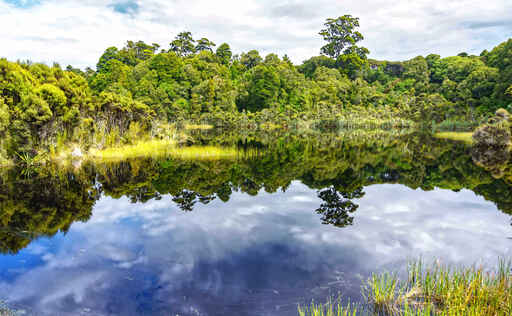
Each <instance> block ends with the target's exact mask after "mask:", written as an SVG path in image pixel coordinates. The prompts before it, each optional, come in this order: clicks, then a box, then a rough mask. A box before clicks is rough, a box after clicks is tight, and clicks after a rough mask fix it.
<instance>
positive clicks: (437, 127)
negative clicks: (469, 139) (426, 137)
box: [432, 119, 478, 133]
mask: <svg viewBox="0 0 512 316" xmlns="http://www.w3.org/2000/svg"><path fill="white" fill-rule="evenodd" d="M477 126H478V122H476V121H460V120H449V119H448V120H444V121H442V122H441V123H437V124H436V123H435V122H433V123H432V131H433V132H434V133H435V132H468V131H472V130H473V129H475V127H477Z"/></svg>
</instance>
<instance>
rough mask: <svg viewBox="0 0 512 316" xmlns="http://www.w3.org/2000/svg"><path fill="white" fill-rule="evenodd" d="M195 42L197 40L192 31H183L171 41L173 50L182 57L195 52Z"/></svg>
mask: <svg viewBox="0 0 512 316" xmlns="http://www.w3.org/2000/svg"><path fill="white" fill-rule="evenodd" d="M195 42H196V41H195V40H194V39H193V38H192V33H190V32H181V33H179V34H178V35H176V38H175V39H174V41H172V42H171V44H170V45H171V51H173V52H175V53H176V54H178V55H179V56H182V57H185V56H188V55H190V54H193V53H195V51H196V46H195V45H194V43H195Z"/></svg>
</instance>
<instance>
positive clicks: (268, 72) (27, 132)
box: [0, 15, 512, 163]
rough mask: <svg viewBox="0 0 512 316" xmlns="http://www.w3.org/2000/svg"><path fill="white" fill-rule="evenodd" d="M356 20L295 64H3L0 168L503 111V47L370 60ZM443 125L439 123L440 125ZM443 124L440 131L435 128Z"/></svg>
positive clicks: (126, 57)
mask: <svg viewBox="0 0 512 316" xmlns="http://www.w3.org/2000/svg"><path fill="white" fill-rule="evenodd" d="M358 27H359V20H358V19H357V18H355V17H351V16H349V15H346V16H342V17H339V18H337V19H328V20H327V22H326V24H325V28H324V29H323V30H322V31H321V32H320V35H321V36H322V37H323V38H324V39H325V40H326V41H327V43H326V45H325V46H324V47H322V49H321V51H322V53H323V54H325V55H327V56H315V57H312V58H310V59H308V60H306V61H304V62H303V63H302V64H301V65H293V64H292V63H291V62H290V60H289V58H287V57H286V56H284V57H283V58H280V57H279V56H277V55H275V54H269V55H267V56H265V57H263V56H260V54H259V52H258V51H257V50H251V51H249V52H247V53H242V54H240V55H236V54H233V52H232V51H231V48H230V46H229V45H228V44H227V43H223V44H221V45H220V46H218V48H217V49H215V47H216V44H215V43H213V42H212V41H210V40H208V39H207V38H201V39H199V40H195V39H194V38H193V36H192V34H191V33H190V32H182V33H179V34H178V35H177V36H176V38H175V39H174V40H173V41H171V43H170V45H169V49H165V48H164V49H161V48H160V46H159V45H158V44H151V45H149V44H146V43H144V42H142V41H138V42H133V41H128V42H127V44H126V46H125V47H123V48H121V49H118V48H116V47H110V48H108V49H106V50H105V52H104V54H103V55H102V56H101V57H100V58H99V61H98V63H97V65H96V70H95V71H94V70H92V69H87V70H86V71H81V70H79V69H76V68H73V67H72V66H68V67H67V68H66V69H65V70H64V69H62V68H61V67H60V66H59V65H53V66H52V67H49V66H46V65H43V64H31V63H29V62H25V63H23V62H17V63H13V62H9V61H7V60H5V59H1V60H0V136H1V137H0V157H3V158H1V159H0V163H1V162H2V161H1V160H2V159H4V158H5V157H11V158H12V157H15V155H14V154H15V152H30V151H34V150H37V151H41V150H43V151H52V150H55V147H56V146H57V145H62V144H64V143H71V142H73V143H78V144H80V145H81V146H82V147H85V148H87V147H89V146H90V145H93V146H98V147H104V146H108V145H111V144H113V143H117V142H123V141H124V142H125V141H129V137H128V135H130V134H129V131H130V127H131V126H132V127H133V129H135V130H137V131H141V133H146V134H149V135H152V136H158V134H159V131H160V132H161V130H162V129H161V126H162V125H167V124H169V123H178V124H180V123H181V122H184V121H189V122H195V123H203V124H211V125H214V126H218V127H232V128H244V129H245V128H250V129H257V128H264V127H266V128H268V127H269V126H270V127H271V126H275V125H278V127H281V128H314V127H322V128H325V127H351V126H369V127H383V126H385V127H387V128H400V127H411V126H412V125H413V124H412V122H417V123H419V124H420V125H425V126H431V124H432V123H435V124H439V123H442V124H441V125H436V126H441V127H443V126H444V127H448V126H452V125H453V124H452V123H451V122H454V121H464V122H469V123H468V124H465V125H464V126H465V127H467V126H472V125H478V123H480V122H481V120H482V119H484V118H486V117H488V116H490V115H491V114H492V113H494V111H495V110H496V109H498V108H507V107H510V104H511V103H512V62H511V60H512V57H511V56H510V55H511V51H512V47H511V46H512V40H509V41H507V42H506V43H503V44H500V45H499V46H497V47H496V48H494V49H493V50H491V51H490V52H488V51H484V52H483V53H482V54H481V56H468V55H467V54H459V56H454V57H447V58H441V57H440V56H438V55H428V56H427V57H422V56H418V57H416V58H413V59H411V60H408V61H405V62H387V61H375V60H368V59H367V57H366V56H367V54H368V53H369V52H368V50H367V49H366V48H364V47H359V46H357V45H356V44H357V43H358V42H359V41H360V40H361V39H363V35H362V34H361V33H359V32H358V31H357V28H358ZM443 122H444V123H443ZM443 124H444V125H443Z"/></svg>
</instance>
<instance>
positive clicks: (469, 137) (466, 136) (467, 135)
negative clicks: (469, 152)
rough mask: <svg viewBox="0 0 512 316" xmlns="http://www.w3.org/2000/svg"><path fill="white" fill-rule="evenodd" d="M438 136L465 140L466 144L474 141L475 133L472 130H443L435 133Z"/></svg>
mask: <svg viewBox="0 0 512 316" xmlns="http://www.w3.org/2000/svg"><path fill="white" fill-rule="evenodd" d="M434 137H436V138H441V139H450V140H455V141H460V142H464V143H466V144H472V143H473V133H471V132H441V133H436V134H435V135H434Z"/></svg>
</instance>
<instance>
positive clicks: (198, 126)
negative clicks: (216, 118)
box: [184, 124, 213, 130]
mask: <svg viewBox="0 0 512 316" xmlns="http://www.w3.org/2000/svg"><path fill="white" fill-rule="evenodd" d="M184 128H185V129H186V130H208V129H212V128H213V125H210V124H185V126H184Z"/></svg>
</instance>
